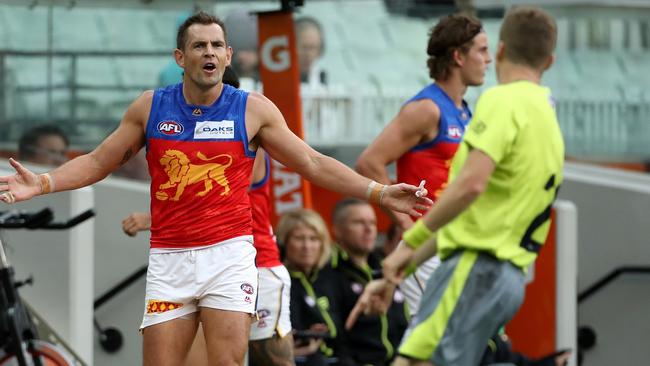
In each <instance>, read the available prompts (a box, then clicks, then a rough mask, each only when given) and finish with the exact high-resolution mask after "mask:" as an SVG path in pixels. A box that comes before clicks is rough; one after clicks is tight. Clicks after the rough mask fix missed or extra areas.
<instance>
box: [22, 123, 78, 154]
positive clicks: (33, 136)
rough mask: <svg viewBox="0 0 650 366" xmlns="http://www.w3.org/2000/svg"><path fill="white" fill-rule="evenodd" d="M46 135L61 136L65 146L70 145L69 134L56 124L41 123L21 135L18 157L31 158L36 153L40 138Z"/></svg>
mask: <svg viewBox="0 0 650 366" xmlns="http://www.w3.org/2000/svg"><path fill="white" fill-rule="evenodd" d="M45 136H59V137H60V138H61V139H62V140H63V142H64V143H65V146H66V147H68V146H70V141H69V140H68V136H67V135H66V134H65V133H64V132H63V130H61V128H59V127H58V126H56V125H41V126H37V127H34V128H32V129H30V130H28V131H26V132H25V133H23V135H22V136H20V139H19V140H18V157H19V158H20V159H30V158H32V157H34V155H36V150H35V149H34V148H35V147H38V140H39V139H40V138H41V137H45Z"/></svg>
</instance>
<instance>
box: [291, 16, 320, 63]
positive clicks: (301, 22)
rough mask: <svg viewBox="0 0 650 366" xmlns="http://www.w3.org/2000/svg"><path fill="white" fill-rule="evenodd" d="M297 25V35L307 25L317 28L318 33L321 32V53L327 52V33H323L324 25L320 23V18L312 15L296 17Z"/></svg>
mask: <svg viewBox="0 0 650 366" xmlns="http://www.w3.org/2000/svg"><path fill="white" fill-rule="evenodd" d="M295 27H296V37H297V36H298V34H299V33H301V32H302V31H303V30H305V29H306V28H307V27H314V28H316V30H317V31H318V34H320V53H321V54H323V53H324V52H325V34H324V33H323V27H322V26H321V25H320V23H319V22H318V20H316V19H315V18H312V17H308V16H303V17H300V18H298V19H296V21H295Z"/></svg>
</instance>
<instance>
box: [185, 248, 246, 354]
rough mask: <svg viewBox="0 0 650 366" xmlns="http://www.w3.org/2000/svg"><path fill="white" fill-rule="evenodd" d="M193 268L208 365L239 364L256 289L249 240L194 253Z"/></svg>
mask: <svg viewBox="0 0 650 366" xmlns="http://www.w3.org/2000/svg"><path fill="white" fill-rule="evenodd" d="M195 266H196V268H197V275H196V279H195V281H196V283H197V284H198V286H199V287H200V288H201V291H200V293H201V296H200V297H199V300H198V306H199V309H200V313H201V323H202V326H203V333H204V335H205V342H206V346H207V351H208V360H209V364H210V365H225V366H229V365H242V364H243V362H244V358H245V355H246V350H247V349H248V337H249V333H250V325H251V318H252V315H253V314H255V302H256V298H257V287H258V285H257V284H258V280H257V276H258V273H257V268H256V267H255V248H253V244H252V237H250V240H249V239H248V238H246V239H245V240H229V241H227V242H224V243H221V244H218V245H215V246H212V247H209V248H206V249H202V250H197V251H196V258H195Z"/></svg>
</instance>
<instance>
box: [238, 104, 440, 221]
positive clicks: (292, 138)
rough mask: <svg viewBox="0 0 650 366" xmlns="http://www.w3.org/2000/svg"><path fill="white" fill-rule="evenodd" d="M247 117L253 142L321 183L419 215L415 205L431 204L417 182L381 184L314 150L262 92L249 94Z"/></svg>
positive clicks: (345, 193) (323, 185) (310, 178)
mask: <svg viewBox="0 0 650 366" xmlns="http://www.w3.org/2000/svg"><path fill="white" fill-rule="evenodd" d="M246 121H247V123H249V121H250V122H251V123H254V124H257V127H258V128H257V130H256V131H253V132H254V133H255V134H254V136H255V138H254V139H253V142H254V144H259V145H261V146H262V147H264V149H265V150H266V151H267V152H268V153H269V155H271V156H272V157H273V158H274V159H276V160H278V161H279V162H280V163H282V164H284V165H286V166H288V167H290V168H292V169H294V170H295V171H296V172H298V173H299V174H301V175H302V176H303V177H305V178H306V179H308V180H309V181H311V182H313V183H315V184H318V185H319V186H322V187H327V188H328V189H331V190H333V191H336V192H339V193H342V194H344V195H348V196H353V197H359V198H364V199H370V200H371V201H373V202H376V203H380V204H382V205H384V206H386V207H388V208H391V209H396V210H398V211H401V212H405V213H408V214H411V215H418V212H417V211H416V209H425V208H426V206H428V205H430V204H431V200H429V199H428V198H418V197H416V196H415V192H417V191H418V189H419V188H418V187H416V186H413V185H407V184H398V185H392V186H386V187H385V188H382V186H381V184H377V185H375V184H371V182H372V181H371V180H370V179H368V178H365V177H362V176H360V175H359V174H357V173H356V172H354V171H353V170H352V169H350V168H348V167H347V166H346V165H344V164H343V163H341V162H339V161H337V160H335V159H333V158H331V157H328V156H325V155H323V154H321V153H319V152H317V151H315V150H314V149H312V148H311V147H310V146H309V145H307V144H306V143H305V142H304V141H302V140H301V139H300V138H298V137H297V136H296V135H294V134H293V133H292V132H291V131H290V130H289V128H288V127H287V125H286V122H285V121H284V118H283V117H282V114H281V113H280V111H279V110H278V109H277V107H276V106H275V105H274V104H273V103H272V102H271V101H269V100H268V99H267V98H266V97H264V96H262V95H260V94H256V93H252V94H251V95H250V96H249V98H248V102H247V107H246ZM247 128H248V127H247ZM253 130H254V129H253ZM249 131H250V130H249Z"/></svg>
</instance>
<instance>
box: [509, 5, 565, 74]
mask: <svg viewBox="0 0 650 366" xmlns="http://www.w3.org/2000/svg"><path fill="white" fill-rule="evenodd" d="M499 39H500V40H501V41H502V42H503V44H504V52H505V57H506V59H508V60H509V61H511V62H513V63H515V64H522V65H526V66H529V67H532V68H535V69H539V68H541V67H543V66H544V64H545V62H546V60H547V59H548V57H549V56H551V55H552V54H553V51H554V50H555V44H556V41H557V25H556V23H555V20H554V19H553V17H552V16H551V15H549V14H548V13H547V12H545V11H544V10H542V9H540V8H537V7H534V6H516V7H513V8H511V9H510V10H508V12H507V13H506V15H505V17H504V19H503V23H502V24H501V30H500V32H499Z"/></svg>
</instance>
